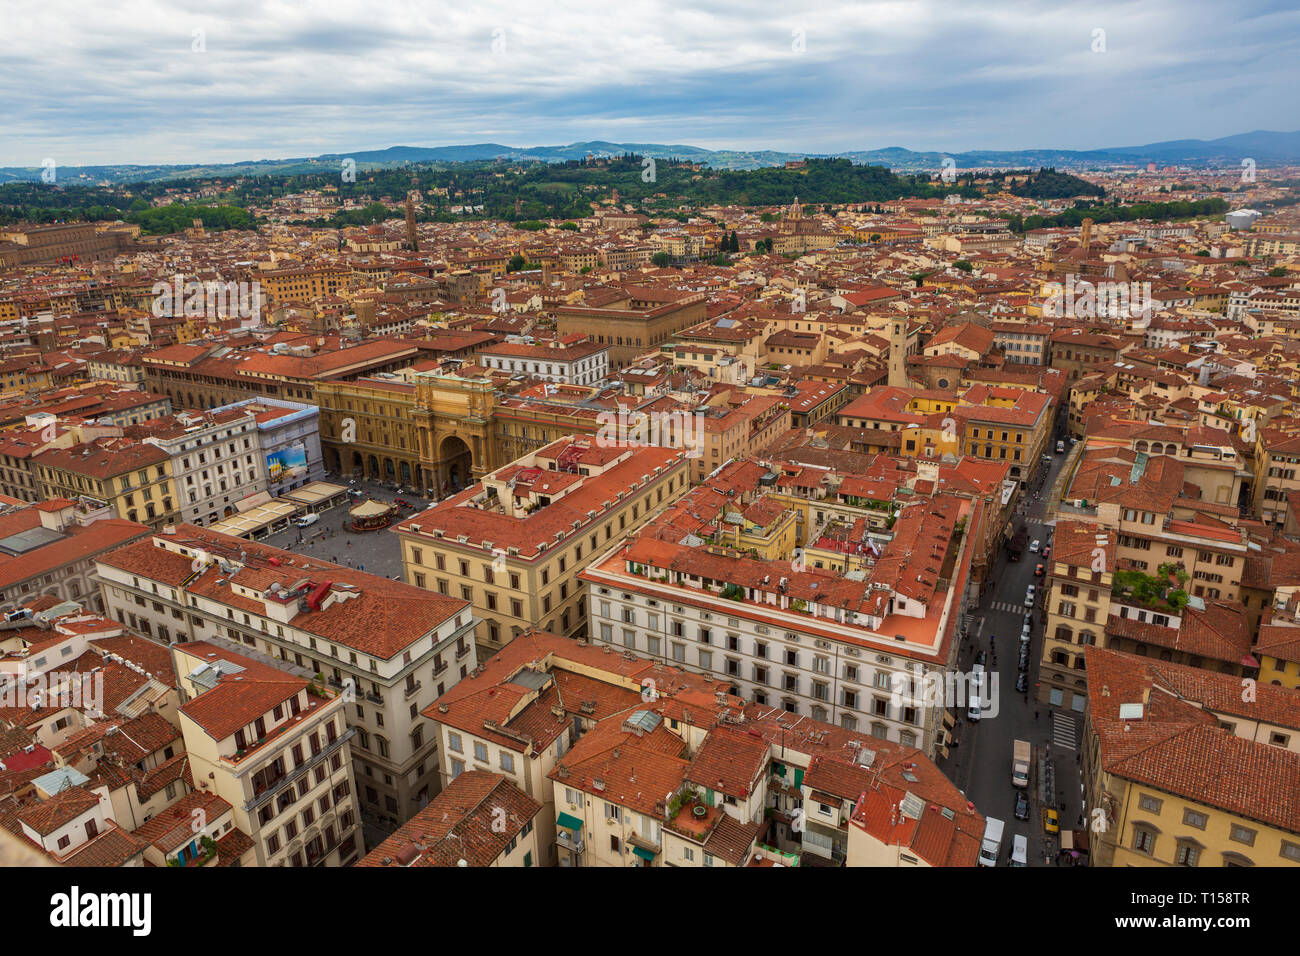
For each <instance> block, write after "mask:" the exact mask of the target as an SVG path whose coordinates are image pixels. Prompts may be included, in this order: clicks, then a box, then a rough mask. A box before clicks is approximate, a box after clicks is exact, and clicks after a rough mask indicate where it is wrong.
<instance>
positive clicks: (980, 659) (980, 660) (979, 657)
mask: <svg viewBox="0 0 1300 956" xmlns="http://www.w3.org/2000/svg"><path fill="white" fill-rule="evenodd" d="M975 663H976V664H979V665H980V666H981V667H983V666H984V652H983V651H980V652H979V653H978V654H976V655H975Z"/></svg>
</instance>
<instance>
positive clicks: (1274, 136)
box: [0, 130, 1300, 185]
mask: <svg viewBox="0 0 1300 956" xmlns="http://www.w3.org/2000/svg"><path fill="white" fill-rule="evenodd" d="M623 153H636V154H639V155H642V156H651V157H653V158H655V159H682V160H688V161H691V162H699V163H703V164H705V165H708V166H711V167H714V168H717V169H758V168H761V167H764V166H780V165H782V164H783V163H786V162H790V161H792V160H798V159H806V158H809V157H842V158H845V159H849V160H851V161H852V162H854V163H860V164H870V165H878V166H888V167H890V168H891V169H896V170H907V171H913V172H915V171H921V170H938V169H941V168H942V166H943V163H944V160H946V159H951V160H952V161H953V162H954V163H956V165H957V167H958V168H959V169H965V168H970V167H980V166H994V167H1002V168H1021V167H1039V166H1057V167H1062V168H1074V169H1079V168H1086V167H1105V166H1115V165H1124V164H1131V163H1145V162H1155V163H1158V164H1160V165H1162V166H1166V165H1197V166H1203V165H1214V166H1230V165H1237V164H1239V163H1240V162H1241V161H1242V160H1243V159H1253V160H1254V161H1255V162H1256V163H1257V164H1259V165H1261V166H1268V165H1290V164H1300V131H1296V132H1273V131H1269V130H1256V131H1254V132H1250V133H1238V134H1236V135H1233V136H1224V137H1221V138H1219V139H1211V140H1201V139H1179V140H1168V141H1165V142H1160V143H1148V144H1146V145H1145V146H1116V147H1110V148H1107V149H1094V150H1069V149H1017V150H967V151H963V152H951V153H944V152H934V151H927V152H917V151H914V150H910V149H906V148H904V147H901V146H889V147H885V148H883V149H867V150H849V151H846V152H838V153H792V152H783V151H780V150H765V149H760V150H726V149H721V150H714V149H706V148H704V147H701V146H689V145H685V144H679V145H665V144H662V143H612V142H607V141H605V140H593V141H589V142H583V143H569V144H567V145H562V146H525V147H519V146H506V145H503V144H501V143H475V144H468V145H458V146H390V147H388V148H387V149H376V150H360V151H356V152H351V153H325V154H322V155H320V156H313V157H297V158H289V159H261V160H249V161H246V162H239V163H212V164H177V165H168V164H147V165H134V164H119V165H103V166H65V167H60V168H58V169H57V170H56V173H57V177H58V180H59V181H63V182H76V183H78V184H80V185H89V184H92V183H105V182H106V183H110V184H122V183H130V182H146V181H153V180H162V179H179V178H188V177H202V176H244V175H250V176H255V175H261V176H266V175H286V176H287V175H295V174H301V173H309V172H315V173H319V172H321V167H322V166H325V165H333V164H341V163H342V161H343V160H344V159H352V160H354V161H355V162H356V164H357V167H358V169H367V168H391V167H393V166H400V165H402V164H406V163H464V162H484V161H491V160H496V159H501V160H507V161H512V162H528V161H532V162H544V163H560V162H566V161H568V160H575V159H584V158H586V157H587V156H588V155H595V156H617V155H620V154H623ZM41 172H42V170H41V169H40V168H38V167H32V168H25V167H17V166H9V167H0V183H4V182H13V181H19V180H27V181H39V180H40V177H41Z"/></svg>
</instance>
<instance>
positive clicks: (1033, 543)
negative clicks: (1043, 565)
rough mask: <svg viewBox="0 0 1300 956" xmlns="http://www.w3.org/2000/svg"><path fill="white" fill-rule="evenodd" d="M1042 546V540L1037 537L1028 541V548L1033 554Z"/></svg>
mask: <svg viewBox="0 0 1300 956" xmlns="http://www.w3.org/2000/svg"><path fill="white" fill-rule="evenodd" d="M1042 546H1043V542H1041V541H1039V540H1038V539H1037V538H1035V539H1034V540H1033V541H1031V542H1029V550H1030V551H1032V552H1034V554H1037V553H1038V552H1039V551H1040V550H1041V549H1042Z"/></svg>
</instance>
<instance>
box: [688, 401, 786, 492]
mask: <svg viewBox="0 0 1300 956" xmlns="http://www.w3.org/2000/svg"><path fill="white" fill-rule="evenodd" d="M732 396H733V397H731V398H730V399H729V401H728V402H727V404H725V405H724V404H718V405H709V406H705V408H703V409H702V412H703V415H702V417H701V418H698V419H697V424H696V426H695V427H696V429H697V430H698V432H699V438H700V439H702V441H700V443H699V445H698V455H697V457H695V458H694V459H693V460H692V463H691V483H692V484H696V485H699V484H703V483H704V480H705V478H707V477H708V476H709V475H710V474H711V473H713V472H714V471H716V470H717V469H718V468H720V467H721V466H723V465H725V464H726V463H727V462H729V461H731V460H732V459H733V458H746V457H749V456H750V455H757V454H758V453H759V452H761V451H764V450H765V449H766V448H767V447H768V446H770V445H771V444H772V443H773V442H774V441H776V440H777V439H778V438H780V437H781V436H782V435H783V434H785V433H786V432H787V431H788V430H789V429H790V406H789V405H788V404H787V403H786V402H784V401H782V400H781V399H777V398H769V397H766V396H762V395H743V394H740V393H732Z"/></svg>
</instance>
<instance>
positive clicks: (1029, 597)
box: [1025, 584, 1034, 607]
mask: <svg viewBox="0 0 1300 956" xmlns="http://www.w3.org/2000/svg"><path fill="white" fill-rule="evenodd" d="M1033 606H1034V586H1033V585H1032V584H1031V585H1029V590H1027V591H1025V607H1033Z"/></svg>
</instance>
